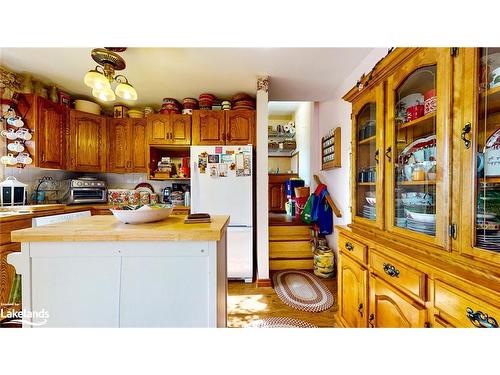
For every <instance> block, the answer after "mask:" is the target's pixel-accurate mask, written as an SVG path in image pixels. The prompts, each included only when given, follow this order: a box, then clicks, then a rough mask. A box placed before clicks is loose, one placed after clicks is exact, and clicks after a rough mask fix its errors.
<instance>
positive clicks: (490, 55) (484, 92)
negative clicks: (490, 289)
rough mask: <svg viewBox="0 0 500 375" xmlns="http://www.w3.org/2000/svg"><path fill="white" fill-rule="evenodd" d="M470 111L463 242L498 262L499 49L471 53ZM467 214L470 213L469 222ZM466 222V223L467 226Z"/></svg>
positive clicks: (465, 143) (466, 131)
mask: <svg viewBox="0 0 500 375" xmlns="http://www.w3.org/2000/svg"><path fill="white" fill-rule="evenodd" d="M470 53H471V54H472V56H471V57H472V58H473V61H474V64H473V66H474V69H473V70H472V69H471V71H472V72H475V74H476V77H473V78H474V79H473V80H472V82H473V85H474V86H475V87H474V88H473V90H471V91H472V92H473V93H474V98H472V99H473V105H472V108H475V112H476V114H475V115H474V116H473V117H474V118H473V119H471V121H470V122H467V123H465V124H464V126H463V129H462V134H461V140H462V148H463V152H464V154H465V158H464V159H465V160H467V157H468V158H469V160H470V159H472V160H470V163H467V165H466V167H467V166H469V165H471V166H472V168H471V170H470V171H467V168H465V173H467V174H469V175H470V176H471V177H472V187H471V188H470V189H468V190H466V193H468V194H467V196H468V199H471V202H469V203H471V206H472V207H471V206H470V205H467V204H465V207H464V210H463V215H462V217H463V218H465V219H466V220H465V222H464V221H463V225H462V226H463V227H464V228H472V231H471V233H468V238H466V239H465V243H466V245H468V246H466V252H469V253H472V254H473V255H477V256H479V257H483V258H484V257H487V258H491V259H493V258H496V259H497V260H498V259H500V48H479V49H475V50H473V51H472V52H470ZM468 212H471V213H472V215H473V216H472V217H471V218H470V221H469V220H467V218H468ZM467 221H469V223H470V224H471V225H470V224H469V223H467Z"/></svg>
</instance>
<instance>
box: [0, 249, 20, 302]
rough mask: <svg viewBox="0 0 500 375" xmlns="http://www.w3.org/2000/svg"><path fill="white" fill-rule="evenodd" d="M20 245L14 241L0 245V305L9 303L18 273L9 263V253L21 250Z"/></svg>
mask: <svg viewBox="0 0 500 375" xmlns="http://www.w3.org/2000/svg"><path fill="white" fill-rule="evenodd" d="M19 247H20V246H19V244H13V243H12V244H5V245H1V246H0V305H3V304H7V302H8V299H9V294H10V291H11V288H12V283H13V281H14V277H15V275H16V270H15V268H14V266H12V265H11V264H9V263H7V255H9V254H10V253H13V252H15V251H19Z"/></svg>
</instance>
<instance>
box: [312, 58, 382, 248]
mask: <svg viewBox="0 0 500 375" xmlns="http://www.w3.org/2000/svg"><path fill="white" fill-rule="evenodd" d="M386 54H387V48H374V49H373V51H372V52H371V53H370V54H369V55H368V56H367V57H366V58H365V59H364V60H363V61H362V62H361V63H360V64H359V65H358V66H357V67H356V69H354V71H353V72H352V73H351V74H350V75H349V76H348V77H347V78H346V79H345V80H344V81H343V83H342V84H341V85H340V86H339V87H338V88H337V90H336V91H335V97H334V98H333V99H331V100H328V101H324V102H319V103H315V111H314V117H313V118H314V125H315V126H313V134H312V135H311V139H312V140H313V142H314V144H313V145H312V148H311V149H312V150H319V151H317V156H316V157H314V158H311V164H312V170H313V171H315V172H314V173H316V174H318V176H319V177H320V179H321V180H322V182H323V183H325V184H326V185H327V186H328V191H329V192H330V195H331V196H332V198H333V200H334V201H335V203H336V204H337V206H338V207H339V209H340V211H341V213H342V218H336V217H335V218H334V225H346V224H349V223H350V222H351V211H350V205H351V186H350V171H351V167H350V164H351V161H350V154H351V104H350V103H347V102H345V101H344V100H342V96H344V94H345V93H346V92H347V91H349V90H350V89H351V88H352V87H353V86H354V85H355V84H356V82H357V80H358V79H359V77H361V75H362V74H363V73H368V72H369V71H370V70H371V69H372V68H373V66H374V65H375V64H376V63H377V62H378V61H379V60H380V59H381V58H382V57H384V56H385V55H386ZM337 126H340V127H341V138H342V144H341V147H342V159H341V162H342V167H340V168H335V169H333V170H329V171H321V170H320V169H321V165H320V161H321V159H320V153H321V147H320V142H321V137H322V136H324V135H325V134H326V133H327V132H328V131H329V130H330V129H332V128H334V127H337ZM336 242H337V239H336V233H335V232H334V234H332V235H331V236H328V243H329V245H330V247H332V248H334V249H337V243H336Z"/></svg>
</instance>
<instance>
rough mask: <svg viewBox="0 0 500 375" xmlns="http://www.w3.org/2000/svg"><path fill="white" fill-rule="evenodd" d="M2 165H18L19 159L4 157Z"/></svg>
mask: <svg viewBox="0 0 500 375" xmlns="http://www.w3.org/2000/svg"><path fill="white" fill-rule="evenodd" d="M0 163H2V164H5V165H16V164H17V159H16V157H15V156H14V155H12V154H8V155H5V156H2V157H1V158H0Z"/></svg>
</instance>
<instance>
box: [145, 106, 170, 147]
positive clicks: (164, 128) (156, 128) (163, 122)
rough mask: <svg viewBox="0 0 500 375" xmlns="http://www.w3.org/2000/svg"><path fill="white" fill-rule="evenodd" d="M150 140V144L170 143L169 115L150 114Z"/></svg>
mask: <svg viewBox="0 0 500 375" xmlns="http://www.w3.org/2000/svg"><path fill="white" fill-rule="evenodd" d="M147 119H148V129H149V135H148V142H149V143H150V144H156V145H161V144H168V143H170V142H169V135H170V116H169V115H160V114H156V115H150V116H149V117H148V118H147Z"/></svg>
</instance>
